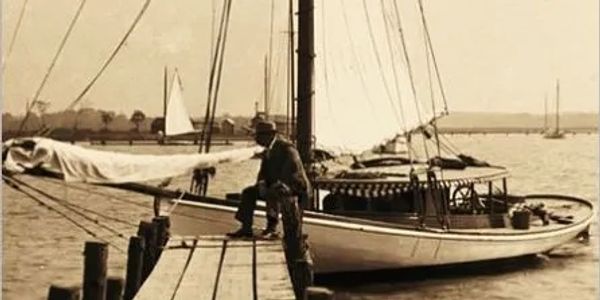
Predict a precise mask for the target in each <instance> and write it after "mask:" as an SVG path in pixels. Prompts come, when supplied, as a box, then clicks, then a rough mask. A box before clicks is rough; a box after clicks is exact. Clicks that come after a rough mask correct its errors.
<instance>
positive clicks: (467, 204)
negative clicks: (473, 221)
mask: <svg viewBox="0 0 600 300" xmlns="http://www.w3.org/2000/svg"><path fill="white" fill-rule="evenodd" d="M450 205H451V209H453V210H455V211H456V212H459V213H473V214H475V213H477V212H478V211H481V210H483V209H484V207H485V205H484V204H483V202H481V199H480V198H479V195H478V194H477V191H475V189H474V188H473V186H472V185H470V184H463V185H459V186H457V187H456V189H455V190H454V192H453V193H452V198H451V201H450Z"/></svg>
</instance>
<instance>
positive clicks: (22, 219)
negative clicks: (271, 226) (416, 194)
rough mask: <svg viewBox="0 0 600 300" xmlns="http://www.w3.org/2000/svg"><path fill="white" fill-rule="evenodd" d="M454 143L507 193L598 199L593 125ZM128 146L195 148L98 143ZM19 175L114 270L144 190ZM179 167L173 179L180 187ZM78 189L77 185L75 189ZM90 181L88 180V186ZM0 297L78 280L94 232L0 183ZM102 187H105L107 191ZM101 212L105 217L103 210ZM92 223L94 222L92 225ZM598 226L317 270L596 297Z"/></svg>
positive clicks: (346, 285)
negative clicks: (425, 256)
mask: <svg viewBox="0 0 600 300" xmlns="http://www.w3.org/2000/svg"><path fill="white" fill-rule="evenodd" d="M450 138H451V140H452V142H453V144H454V145H456V146H458V148H460V149H462V150H463V152H464V153H467V154H472V155H475V156H476V157H478V158H481V159H485V160H488V161H490V162H493V163H494V164H499V165H505V166H507V167H508V168H509V169H510V170H511V172H512V175H513V176H512V178H511V179H510V181H509V189H510V190H511V191H512V192H513V193H559V194H568V195H574V196H579V197H583V198H586V199H589V200H591V201H593V202H594V203H597V202H598V135H577V136H568V137H567V138H566V139H564V140H545V139H542V138H541V137H540V136H537V135H529V136H525V135H511V136H505V135H487V136H483V135H473V136H451V137H450ZM104 149H111V150H115V151H125V152H135V153H155V154H156V153H176V152H190V153H191V152H195V151H196V148H195V147H186V146H173V147H158V146H133V147H130V146H108V147H105V148H104ZM256 170H257V162H256V161H250V162H244V163H237V164H233V165H228V166H224V167H223V168H221V169H219V170H218V173H217V177H216V178H215V180H214V181H213V184H212V185H211V187H210V189H209V192H210V193H211V194H213V195H218V196H222V195H224V194H225V193H226V192H231V191H236V190H239V189H240V188H241V187H243V186H245V185H247V184H249V183H252V182H253V181H254V180H255V179H254V178H255V173H256ZM26 179H27V182H29V183H30V184H32V185H35V186H36V187H39V188H41V189H43V190H45V191H47V192H50V193H52V194H53V195H55V196H58V197H60V198H61V199H66V200H67V201H68V205H67V206H69V207H71V208H72V209H74V210H78V211H81V209H82V208H85V209H91V210H94V211H97V212H99V213H100V215H94V214H91V213H89V212H87V211H84V213H85V214H86V215H87V216H90V217H91V218H92V219H94V220H97V223H93V222H90V221H89V220H86V219H85V218H83V217H81V216H77V215H74V214H73V213H72V211H69V210H67V209H65V208H64V207H65V206H59V205H57V204H55V203H54V202H51V201H47V200H46V199H44V198H41V199H42V200H43V201H46V203H48V204H49V205H50V206H52V207H56V209H58V210H60V211H63V212H65V213H67V214H68V215H69V216H73V219H74V220H75V221H76V222H78V223H79V224H81V225H82V226H84V227H86V228H88V229H91V230H92V231H93V232H95V233H96V234H97V236H98V237H100V238H101V239H105V240H108V241H110V242H111V244H112V245H113V247H111V248H110V250H109V275H115V276H124V265H125V262H126V255H125V254H124V253H122V252H120V249H126V248H127V240H126V239H124V238H121V237H119V236H118V235H117V234H122V235H123V236H125V237H127V236H129V235H132V234H135V232H136V227H137V223H138V222H139V220H141V219H148V218H150V217H151V214H152V213H151V202H150V200H151V199H150V197H147V196H140V195H136V194H132V193H126V192H122V191H117V190H112V189H107V188H98V187H94V188H91V187H89V186H85V185H74V186H71V187H69V188H65V186H64V185H62V184H61V183H59V182H55V181H48V180H40V179H35V178H26ZM188 184H189V182H188V178H187V177H182V178H178V179H177V180H175V182H174V183H173V185H176V186H180V187H183V188H185V187H186V186H187V185H188ZM82 189H85V190H82ZM90 189H93V190H90ZM2 193H3V196H2V198H3V220H4V222H3V244H2V247H3V258H4V261H3V281H2V282H3V287H2V291H3V299H45V297H46V294H47V291H48V287H49V285H50V284H53V283H54V284H63V285H71V284H81V282H82V270H83V267H82V264H83V257H82V250H83V245H84V242H85V241H87V240H93V239H94V238H93V237H91V236H90V235H88V234H86V233H85V232H84V231H82V230H81V229H79V228H77V227H75V226H74V225H73V224H72V223H70V222H68V221H67V220H65V218H64V217H62V216H60V215H58V214H57V213H56V212H55V211H53V210H50V209H48V208H46V207H44V206H42V205H40V204H38V203H36V202H34V201H32V200H30V199H29V198H27V197H25V196H23V195H22V194H20V193H19V192H16V191H15V190H13V189H12V188H9V187H7V186H6V185H3V188H2ZM108 196H110V197H108ZM106 216H108V217H110V218H111V219H107V218H106ZM98 224H100V225H98ZM598 273H599V272H598V227H597V222H594V224H593V226H592V240H591V243H590V245H589V246H582V245H580V244H576V243H574V244H569V245H565V246H564V247H561V248H560V249H557V250H555V251H554V252H553V253H552V254H551V255H550V256H548V257H546V256H540V257H537V258H532V259H527V260H512V261H504V262H502V263H491V264H479V265H469V266H465V267H460V268H437V269H420V270H410V271H395V272H385V273H375V274H358V275H357V274H350V275H345V276H336V277H331V276H330V277H319V278H318V281H319V284H321V285H326V286H328V287H330V288H332V289H334V290H335V291H336V295H337V298H338V299H480V298H486V299H544V300H546V299H596V298H597V297H598V295H597V294H598V281H599V277H598Z"/></svg>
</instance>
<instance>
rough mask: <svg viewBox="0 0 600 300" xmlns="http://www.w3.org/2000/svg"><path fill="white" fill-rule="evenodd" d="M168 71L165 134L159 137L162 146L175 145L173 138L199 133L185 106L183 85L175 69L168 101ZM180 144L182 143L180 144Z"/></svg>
mask: <svg viewBox="0 0 600 300" xmlns="http://www.w3.org/2000/svg"><path fill="white" fill-rule="evenodd" d="M166 78H167V70H166V68H165V97H164V111H163V119H164V132H162V135H161V136H160V137H159V138H160V139H161V140H160V142H161V143H162V144H164V143H169V144H172V143H174V141H173V140H170V139H171V138H175V137H177V136H182V135H186V134H193V133H197V132H198V131H197V130H196V129H195V128H194V125H193V124H192V120H191V118H190V114H189V113H188V110H187V108H186V106H185V102H184V100H183V87H182V84H181V78H180V77H179V72H177V69H175V72H174V74H173V78H172V80H171V89H170V91H169V93H168V95H169V96H168V99H167V93H166V91H167V80H166ZM178 143H180V141H179V142H178Z"/></svg>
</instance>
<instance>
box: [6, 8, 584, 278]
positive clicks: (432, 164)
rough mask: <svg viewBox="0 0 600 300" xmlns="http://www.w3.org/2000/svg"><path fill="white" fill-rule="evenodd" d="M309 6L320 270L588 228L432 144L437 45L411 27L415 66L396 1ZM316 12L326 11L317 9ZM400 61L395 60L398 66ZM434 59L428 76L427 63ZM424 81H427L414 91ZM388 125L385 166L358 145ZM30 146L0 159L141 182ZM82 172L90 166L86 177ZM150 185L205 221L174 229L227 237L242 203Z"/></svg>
mask: <svg viewBox="0 0 600 300" xmlns="http://www.w3.org/2000/svg"><path fill="white" fill-rule="evenodd" d="M318 2H319V3H317V5H315V3H314V1H313V0H300V1H298V9H297V16H298V49H297V54H298V59H297V67H298V68H297V83H298V85H297V95H296V96H297V119H296V122H297V127H296V133H297V135H296V140H295V143H296V145H297V147H298V149H299V152H300V155H301V158H302V160H303V161H304V163H305V164H306V165H307V166H308V167H307V169H309V170H310V171H311V174H310V176H311V181H312V183H313V186H314V187H315V190H314V197H313V200H312V202H310V203H309V204H308V207H307V208H306V210H305V211H304V214H303V230H304V232H305V233H306V234H307V235H308V241H309V244H310V247H311V253H312V255H313V256H314V257H313V260H314V267H315V271H316V272H320V273H330V272H344V271H368V270H377V269H394V268H406V267H419V266H433V265H448V264H457V263H464V262H474V261H484V260H492V259H501V258H510V257H517V256H523V255H531V254H536V253H543V252H546V251H549V250H551V249H553V248H555V247H557V246H559V245H561V244H564V243H567V242H569V241H571V240H573V239H575V238H585V237H586V236H588V235H589V226H590V223H591V221H592V219H593V218H594V216H595V213H594V207H593V205H592V204H591V203H590V202H589V201H587V200H585V199H580V198H576V197H571V196H564V195H541V194H531V195H513V194H511V193H510V192H509V188H508V178H509V172H508V170H506V169H505V168H503V167H498V166H494V165H491V164H489V163H486V162H483V161H481V160H478V159H476V158H474V157H471V156H469V155H465V154H462V153H460V152H458V151H450V152H454V154H455V157H454V158H448V157H446V156H444V155H443V153H442V149H449V150H452V149H453V148H454V147H452V146H451V145H450V144H449V143H442V137H440V136H439V135H438V133H437V128H436V121H437V119H439V118H440V117H443V116H444V115H445V114H447V110H446V109H445V107H444V105H443V104H442V105H438V106H436V105H435V104H434V103H435V102H434V101H431V103H430V104H431V105H423V104H422V103H424V102H425V101H420V100H423V99H427V100H431V99H430V96H431V95H434V94H435V95H437V96H438V99H439V97H440V96H441V97H442V98H444V97H445V96H444V95H443V94H444V93H443V88H442V84H441V80H438V81H437V83H434V84H432V82H433V80H431V81H427V80H425V81H417V80H415V79H414V78H415V77H418V76H417V75H418V74H417V73H418V72H417V69H418V68H417V67H427V66H429V68H427V70H428V71H425V72H422V73H420V75H424V76H425V78H429V79H432V78H434V77H437V78H438V79H439V72H438V71H437V67H435V68H433V66H435V59H434V54H433V47H432V46H431V41H430V38H429V35H428V33H427V30H425V31H421V32H425V37H426V39H425V40H426V42H425V43H424V46H423V47H422V48H421V49H420V50H422V51H415V52H420V53H426V59H425V62H423V61H422V62H421V64H419V63H417V62H416V61H412V63H409V60H408V59H406V57H408V56H409V55H408V52H409V50H408V49H407V47H406V44H405V43H401V44H400V43H398V41H399V40H401V38H402V37H401V36H404V35H408V31H406V30H404V29H406V28H405V27H400V22H399V18H398V11H399V9H398V8H397V7H395V6H396V5H397V4H398V3H397V2H395V1H394V2H385V1H382V2H379V1H377V2H375V1H369V2H367V1H362V2H361V1H330V0H321V1H318ZM367 3H368V4H367ZM400 4H404V2H403V3H400ZM400 4H398V5H400ZM413 8H414V7H413ZM317 9H322V10H323V11H319V13H316V12H315V10H317ZM417 9H420V11H421V14H417V16H419V17H418V18H416V19H413V20H412V21H411V22H409V23H412V24H420V25H421V27H425V28H426V23H425V18H424V15H423V13H422V7H420V8H419V7H417ZM349 20H352V22H349ZM358 20H365V21H366V23H367V24H366V25H365V24H363V23H362V22H358ZM406 25H408V24H406ZM399 28H403V29H399ZM338 30H341V31H342V34H340V33H339V32H338ZM416 31H417V32H418V30H416ZM375 32H377V33H378V34H377V35H375V34H374V33H375ZM344 33H345V34H344ZM390 37H394V38H393V39H392V38H390ZM421 40H423V39H421ZM358 41H360V43H359V42H358ZM377 45H387V46H389V47H388V48H387V50H386V48H385V46H383V47H384V48H383V49H381V46H380V47H379V48H378V46H377ZM402 63H403V64H404V68H400V65H401V64H402ZM411 66H412V67H411ZM432 68H433V69H434V72H430V71H431V69H432ZM401 70H404V71H403V73H401ZM410 70H412V72H411V71H410ZM313 74H314V76H313ZM423 86H426V87H427V86H429V87H432V86H436V87H437V88H436V89H435V90H431V92H430V93H429V92H427V93H417V91H418V90H422V88H423ZM349 87H354V88H356V89H351V88H349ZM432 98H433V97H432ZM390 99H391V101H390ZM407 104H411V105H407ZM438 104H439V103H438ZM340 107H342V108H344V109H341V108H340ZM313 109H314V111H313ZM373 116H375V117H373ZM313 124H314V127H313ZM398 132H401V134H402V136H403V137H404V139H405V141H406V144H407V152H408V157H407V158H405V159H399V158H398V159H396V160H393V163H389V162H390V161H389V160H386V161H385V163H381V160H380V157H374V158H373V157H369V156H368V153H366V154H365V151H367V150H368V149H372V147H373V146H375V145H377V144H378V143H381V142H382V141H383V140H385V138H390V137H394V136H396V135H397V134H398ZM313 141H314V143H313ZM417 141H418V142H419V143H420V142H421V141H422V142H423V146H422V148H423V149H416V148H417ZM35 142H37V145H35V146H34V147H33V150H27V151H24V150H22V148H21V149H19V148H14V147H8V146H7V147H5V149H6V151H7V155H6V157H7V158H8V159H7V162H10V161H11V160H13V162H14V161H18V164H16V165H17V166H20V167H23V166H44V164H46V165H51V166H53V170H54V171H55V172H57V173H61V174H66V175H68V176H66V177H65V179H66V180H67V179H68V180H71V181H77V180H79V181H86V180H87V181H89V178H90V177H91V178H93V179H94V181H91V182H96V183H107V182H108V183H123V182H131V181H137V180H140V179H145V178H147V177H143V176H141V175H140V176H139V177H133V176H128V177H127V180H126V181H124V180H123V179H122V178H121V177H123V176H124V175H127V174H123V173H122V172H125V171H123V166H121V165H117V166H115V167H114V168H113V167H111V166H110V164H109V165H107V164H106V162H104V161H102V159H112V158H113V157H112V156H106V157H104V156H100V155H97V153H91V154H90V153H88V152H86V154H85V155H78V156H75V155H70V154H69V153H70V151H75V150H73V149H76V148H71V147H65V146H64V145H63V144H60V143H59V144H55V143H53V142H48V141H46V140H37V141H35ZM315 146H318V147H320V148H319V149H317V148H316V147H315ZM432 146H433V147H432ZM73 147H76V146H73ZM37 148H39V151H36V149H37ZM321 149H325V150H327V151H328V152H330V153H333V154H334V155H335V156H336V159H334V160H325V161H316V160H315V159H314V156H313V153H314V152H316V151H317V150H321ZM419 150H421V151H419ZM455 150H456V149H455ZM253 151H254V150H244V152H242V153H238V152H236V153H229V152H225V154H219V153H211V154H197V155H200V156H196V157H195V159H194V160H193V161H192V160H189V164H194V165H195V166H196V167H197V165H198V164H199V161H200V162H202V161H203V159H208V157H210V159H209V160H208V162H207V163H205V164H209V163H210V164H218V163H220V162H227V161H230V160H232V159H233V158H234V157H235V158H236V159H242V158H249V157H250V156H251V155H250V154H251V153H252V152H253ZM367 152H368V151H367ZM420 152H424V153H425V155H424V156H423V155H422V154H420ZM44 153H45V154H48V156H44V155H43V154H44ZM202 155H206V156H202ZM216 155H224V156H221V157H219V156H216ZM69 159H76V160H82V161H85V164H83V163H78V162H73V161H71V160H69ZM57 160H58V161H57ZM135 161H136V162H137V163H139V164H143V163H144V162H145V163H146V164H143V166H142V165H139V166H137V167H136V169H137V170H139V169H142V170H143V171H144V172H143V174H145V176H146V175H147V174H152V176H158V175H157V174H165V172H164V170H162V168H163V167H164V165H157V164H156V163H155V162H153V161H152V160H151V159H147V158H146V159H135ZM185 161H186V160H185V159H183V158H179V159H178V160H177V162H178V163H179V164H182V165H179V166H178V167H177V170H173V171H171V172H169V173H168V174H169V175H171V176H172V175H173V174H175V173H177V172H183V171H186V170H187V171H189V168H187V167H185ZM353 163H357V164H353ZM82 164H83V165H85V166H86V168H84V169H83V170H81V171H83V173H78V172H74V171H78V170H80V169H78V168H73V167H72V166H73V165H75V166H79V165H82ZM167 165H169V164H167ZM353 166H354V167H353ZM104 168H109V169H108V170H106V171H103V170H105V169H104ZM90 169H91V170H93V171H94V172H92V174H89V173H87V171H88V170H90ZM153 170H154V171H153ZM159 170H160V171H159ZM117 171H119V172H117ZM125 173H127V172H125ZM95 174H102V175H106V176H96V175H95ZM108 175H114V176H108ZM133 179H137V180H133ZM129 188H130V189H134V190H136V189H135V188H131V186H130V187H129ZM137 191H141V192H148V190H146V191H144V190H143V189H141V188H139V189H137ZM151 193H163V194H165V195H171V197H174V198H179V199H181V200H180V201H178V203H179V205H178V206H177V207H176V211H178V212H181V213H183V214H186V215H190V214H192V215H197V216H202V218H180V219H178V218H174V219H173V220H172V228H173V230H174V231H175V232H176V233H177V234H182V235H189V234H192V235H198V234H223V233H224V232H227V231H229V230H231V229H233V228H235V227H236V226H237V222H236V221H234V214H235V212H236V209H237V206H238V204H239V202H238V201H237V200H235V199H233V197H231V198H228V199H216V198H212V197H201V196H198V195H193V194H190V193H181V192H180V193H177V192H175V191H171V192H169V191H166V190H163V191H153V192H151ZM264 216H265V210H264V206H263V205H260V204H259V206H258V208H257V211H256V212H255V217H256V218H255V220H256V221H257V223H258V224H257V226H260V225H261V220H263V219H264ZM214 220H220V222H214Z"/></svg>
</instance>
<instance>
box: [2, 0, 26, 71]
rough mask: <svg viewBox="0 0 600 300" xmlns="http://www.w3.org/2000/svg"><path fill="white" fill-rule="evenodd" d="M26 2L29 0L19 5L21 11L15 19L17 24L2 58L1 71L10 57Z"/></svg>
mask: <svg viewBox="0 0 600 300" xmlns="http://www.w3.org/2000/svg"><path fill="white" fill-rule="evenodd" d="M27 2H29V0H25V1H23V6H22V7H21V11H20V12H19V18H18V19H17V24H16V25H15V30H14V31H13V35H12V38H11V39H10V44H9V46H8V52H7V54H6V57H4V59H3V60H2V71H3V72H4V70H5V67H6V62H7V61H8V58H9V57H10V55H11V54H12V51H13V47H14V45H15V41H16V40H17V36H18V34H19V31H20V29H21V22H22V21H23V16H24V15H25V9H26V8H27ZM5 24H6V23H5Z"/></svg>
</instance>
